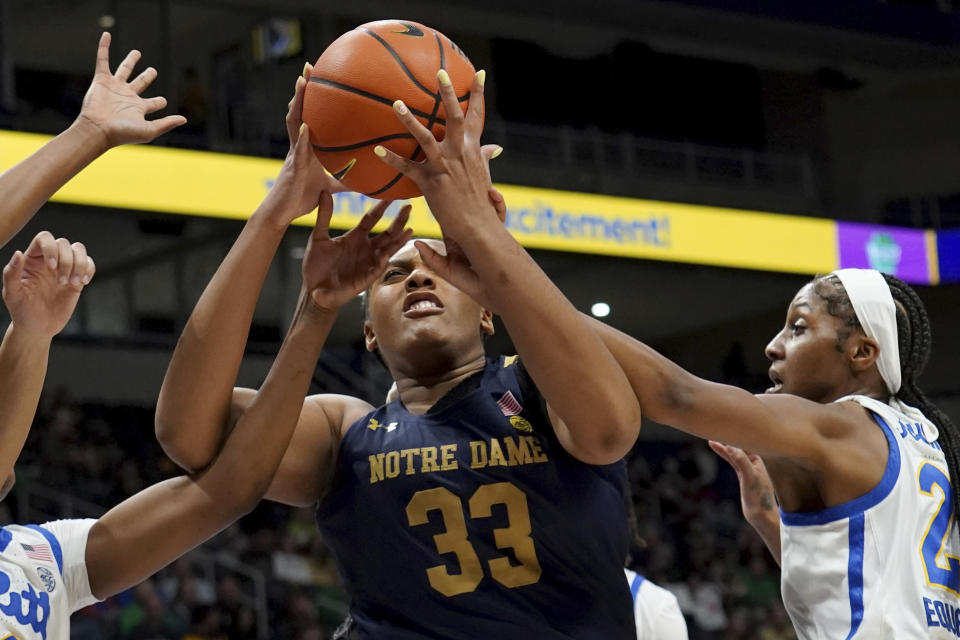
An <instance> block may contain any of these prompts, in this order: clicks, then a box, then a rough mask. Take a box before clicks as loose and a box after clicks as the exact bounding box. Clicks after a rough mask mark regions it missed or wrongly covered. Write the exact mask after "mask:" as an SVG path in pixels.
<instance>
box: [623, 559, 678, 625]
mask: <svg viewBox="0 0 960 640" xmlns="http://www.w3.org/2000/svg"><path fill="white" fill-rule="evenodd" d="M624 573H626V574H627V582H628V583H629V584H630V595H632V596H633V615H634V617H635V618H636V621H637V640H687V622H686V620H684V618H683V612H682V611H681V610H680V603H679V602H677V596H675V595H673V594H672V593H670V592H669V591H667V590H666V589H664V588H663V587H660V586H657V585H655V584H653V583H652V582H650V581H649V580H647V579H646V578H644V577H643V576H641V575H639V574H637V573H636V572H634V571H631V570H630V569H624Z"/></svg>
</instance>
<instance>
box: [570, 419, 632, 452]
mask: <svg viewBox="0 0 960 640" xmlns="http://www.w3.org/2000/svg"><path fill="white" fill-rule="evenodd" d="M598 427H599V428H598ZM570 433H571V434H574V433H582V434H589V437H588V438H583V439H582V440H581V441H580V442H576V441H575V442H574V447H573V451H571V453H572V454H573V456H574V457H575V458H577V459H578V460H580V461H581V462H586V463H587V464H595V465H605V464H614V463H616V462H619V461H620V460H622V459H623V458H624V457H625V456H626V455H627V454H628V453H630V451H631V449H633V445H634V444H636V442H637V437H638V436H639V435H640V410H639V408H637V409H636V411H627V412H625V414H624V415H623V416H621V417H620V419H616V418H614V419H601V421H599V422H598V421H596V420H594V421H591V424H590V425H587V428H584V429H580V430H577V429H570ZM575 440H576V439H575Z"/></svg>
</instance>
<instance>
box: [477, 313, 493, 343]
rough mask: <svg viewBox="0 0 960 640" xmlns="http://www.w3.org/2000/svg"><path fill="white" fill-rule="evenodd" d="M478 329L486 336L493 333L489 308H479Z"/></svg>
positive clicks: (491, 314) (491, 315)
mask: <svg viewBox="0 0 960 640" xmlns="http://www.w3.org/2000/svg"><path fill="white" fill-rule="evenodd" d="M480 331H482V332H483V333H485V334H487V335H488V336H492V335H493V332H494V329H493V312H492V311H490V310H489V309H480Z"/></svg>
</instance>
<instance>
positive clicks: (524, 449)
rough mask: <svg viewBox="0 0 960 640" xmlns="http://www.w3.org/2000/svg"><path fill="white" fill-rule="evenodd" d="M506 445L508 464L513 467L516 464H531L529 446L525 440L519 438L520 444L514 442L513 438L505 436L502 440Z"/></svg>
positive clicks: (531, 458)
mask: <svg viewBox="0 0 960 640" xmlns="http://www.w3.org/2000/svg"><path fill="white" fill-rule="evenodd" d="M503 442H504V443H505V444H506V445H507V458H508V464H509V465H510V466H511V467H515V466H517V465H518V464H530V463H531V462H533V455H532V454H531V453H530V446H529V445H528V444H527V442H526V440H524V439H523V438H520V443H519V444H517V441H516V440H514V438H513V436H507V437H506V438H504V439H503Z"/></svg>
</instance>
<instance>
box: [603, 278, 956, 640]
mask: <svg viewBox="0 0 960 640" xmlns="http://www.w3.org/2000/svg"><path fill="white" fill-rule="evenodd" d="M595 326H596V327H597V330H598V331H599V332H600V333H601V335H603V336H604V339H605V342H606V343H607V345H608V347H610V349H611V352H613V353H614V355H615V356H616V357H617V359H618V361H620V363H621V365H622V366H623V367H624V370H625V371H626V372H627V375H628V377H629V378H630V380H631V382H632V383H633V387H634V390H635V391H636V393H637V395H638V398H639V399H640V404H641V407H642V409H643V410H644V412H645V413H646V415H647V416H648V417H650V418H651V419H653V420H655V421H657V422H661V423H664V424H669V425H672V426H674V427H677V428H680V429H682V430H684V431H687V432H689V433H693V434H695V435H698V436H701V437H705V438H711V439H715V440H718V441H720V442H724V443H728V444H732V445H736V446H739V447H743V448H745V449H749V450H751V451H753V452H755V453H756V454H758V455H759V456H760V457H761V458H762V459H763V461H764V462H765V463H766V468H767V469H768V470H769V473H770V477H771V478H772V482H773V486H774V488H775V490H776V495H777V499H778V501H779V503H780V506H781V514H782V516H781V517H782V522H783V526H782V533H781V544H782V566H783V573H782V592H783V597H784V603H785V606H786V607H787V610H788V612H789V613H790V616H791V618H792V620H793V623H794V626H795V627H796V629H797V632H798V634H799V636H800V637H801V638H811V639H812V638H827V637H829V638H834V637H839V638H846V639H847V640H853V639H866V638H870V639H873V638H898V639H899V638H955V637H960V602H958V595H957V594H958V592H960V561H958V560H957V558H958V557H960V539H958V535H957V531H956V528H955V527H951V523H952V516H953V514H954V513H955V512H956V510H957V501H958V496H957V494H956V492H954V491H953V490H952V488H951V483H950V478H951V477H954V476H955V475H956V474H957V472H958V471H957V470H958V466H957V465H958V454H960V442H958V432H957V430H956V427H955V426H954V425H953V424H952V423H951V422H950V420H949V418H947V416H946V415H945V414H943V413H942V412H941V411H940V410H939V409H937V408H936V407H935V406H934V405H933V404H932V403H930V402H929V401H928V400H927V399H926V398H925V397H924V395H923V393H922V392H921V391H920V389H919V387H918V379H919V376H920V373H921V372H922V370H923V367H924V365H925V364H926V361H927V358H928V356H929V354H930V326H929V321H928V319H927V315H926V311H925V310H924V308H923V304H922V303H921V301H920V299H919V298H918V297H917V295H916V293H915V292H914V291H913V290H912V289H910V287H908V286H907V285H906V284H904V283H903V282H901V281H900V280H897V279H896V278H893V277H891V276H885V275H883V274H881V273H879V272H877V271H873V270H860V269H843V270H839V271H836V272H833V273H832V274H828V275H826V276H819V277H817V278H816V279H814V280H813V281H812V282H810V283H809V284H807V285H806V286H804V287H803V288H802V289H801V290H800V291H799V292H798V293H797V295H796V296H795V297H794V299H793V301H792V302H791V304H790V307H789V309H788V312H787V319H786V323H785V326H784V328H783V329H782V330H781V331H780V332H779V333H778V334H777V335H776V336H775V337H774V339H773V340H772V341H771V342H770V343H769V344H768V346H767V349H766V354H767V356H768V358H769V359H770V360H771V361H772V366H771V367H770V378H771V381H772V382H773V386H771V387H770V388H769V389H768V390H767V393H766V394H761V395H759V396H753V395H751V394H749V393H747V392H745V391H742V390H740V389H737V388H735V387H731V386H728V385H721V384H716V383H712V382H708V381H706V380H702V379H700V378H697V377H696V376H693V375H691V374H690V373H688V372H686V371H684V370H683V369H681V368H680V367H678V366H676V365H675V364H673V363H672V362H670V361H668V360H667V359H665V358H663V357H662V356H660V355H659V354H657V353H655V352H654V351H653V350H652V349H649V348H648V347H646V346H645V345H643V344H641V343H639V342H637V341H636V340H633V339H632V338H629V337H628V336H625V335H623V334H622V333H619V332H617V331H615V330H613V329H610V328H609V327H605V326H603V325H601V324H599V323H596V325H595ZM767 537H769V536H767ZM768 542H770V540H768Z"/></svg>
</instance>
